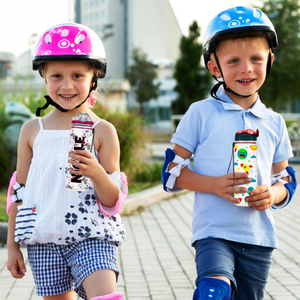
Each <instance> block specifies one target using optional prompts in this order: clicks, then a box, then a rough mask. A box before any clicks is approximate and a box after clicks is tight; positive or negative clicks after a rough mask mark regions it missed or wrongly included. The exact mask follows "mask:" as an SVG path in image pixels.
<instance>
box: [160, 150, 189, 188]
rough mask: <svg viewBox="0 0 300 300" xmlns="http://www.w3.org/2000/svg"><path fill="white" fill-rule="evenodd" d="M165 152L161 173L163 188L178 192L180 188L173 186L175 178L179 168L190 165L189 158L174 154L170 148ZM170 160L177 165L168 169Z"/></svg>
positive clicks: (179, 171) (179, 170)
mask: <svg viewBox="0 0 300 300" xmlns="http://www.w3.org/2000/svg"><path fill="white" fill-rule="evenodd" d="M165 154H166V158H165V162H164V165H163V169H162V174H161V178H162V183H163V188H164V190H165V191H166V192H173V193H174V192H179V191H181V190H182V189H181V188H178V187H176V186H174V185H175V181H176V178H177V177H178V176H179V175H180V173H181V170H182V169H183V168H185V167H187V166H189V165H191V162H190V158H187V159H184V158H182V157H180V156H179V155H176V153H175V152H174V151H173V150H172V149H170V148H168V149H167V150H166V152H165ZM171 162H174V163H176V164H177V166H175V167H174V168H172V169H171V170H169V165H170V163H171Z"/></svg>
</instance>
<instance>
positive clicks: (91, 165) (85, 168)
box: [69, 150, 102, 180]
mask: <svg viewBox="0 0 300 300" xmlns="http://www.w3.org/2000/svg"><path fill="white" fill-rule="evenodd" d="M69 163H70V164H72V165H73V166H74V167H75V168H77V169H78V170H76V169H74V168H70V169H69V170H70V172H71V173H73V174H75V175H83V176H86V177H88V178H90V179H92V180H93V178H95V176H97V174H98V176H99V168H102V167H101V165H100V164H99V163H98V161H97V159H96V157H95V156H94V155H93V154H92V153H90V152H89V151H88V150H75V151H74V153H72V154H70V159H69Z"/></svg>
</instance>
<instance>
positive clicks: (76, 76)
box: [74, 74, 82, 79]
mask: <svg viewBox="0 0 300 300" xmlns="http://www.w3.org/2000/svg"><path fill="white" fill-rule="evenodd" d="M81 77H82V75H81V74H74V78H76V79H78V78H81Z"/></svg>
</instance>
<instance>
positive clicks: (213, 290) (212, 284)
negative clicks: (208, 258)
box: [193, 277, 231, 300]
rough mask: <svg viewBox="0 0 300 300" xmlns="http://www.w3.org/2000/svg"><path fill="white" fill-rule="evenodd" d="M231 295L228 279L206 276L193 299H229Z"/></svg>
mask: <svg viewBox="0 0 300 300" xmlns="http://www.w3.org/2000/svg"><path fill="white" fill-rule="evenodd" d="M230 295H231V287H230V285H229V284H228V283H227V282H226V281H224V280H222V279H218V278H212V277H206V278H203V279H201V281H200V282H199V284H198V286H197V288H196V290H195V292H194V297H193V300H229V298H230Z"/></svg>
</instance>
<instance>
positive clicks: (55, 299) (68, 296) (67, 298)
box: [43, 291, 76, 300]
mask: <svg viewBox="0 0 300 300" xmlns="http://www.w3.org/2000/svg"><path fill="white" fill-rule="evenodd" d="M43 298H44V300H76V297H75V293H74V291H69V292H66V293H64V294H59V295H53V296H44V297H43Z"/></svg>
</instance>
